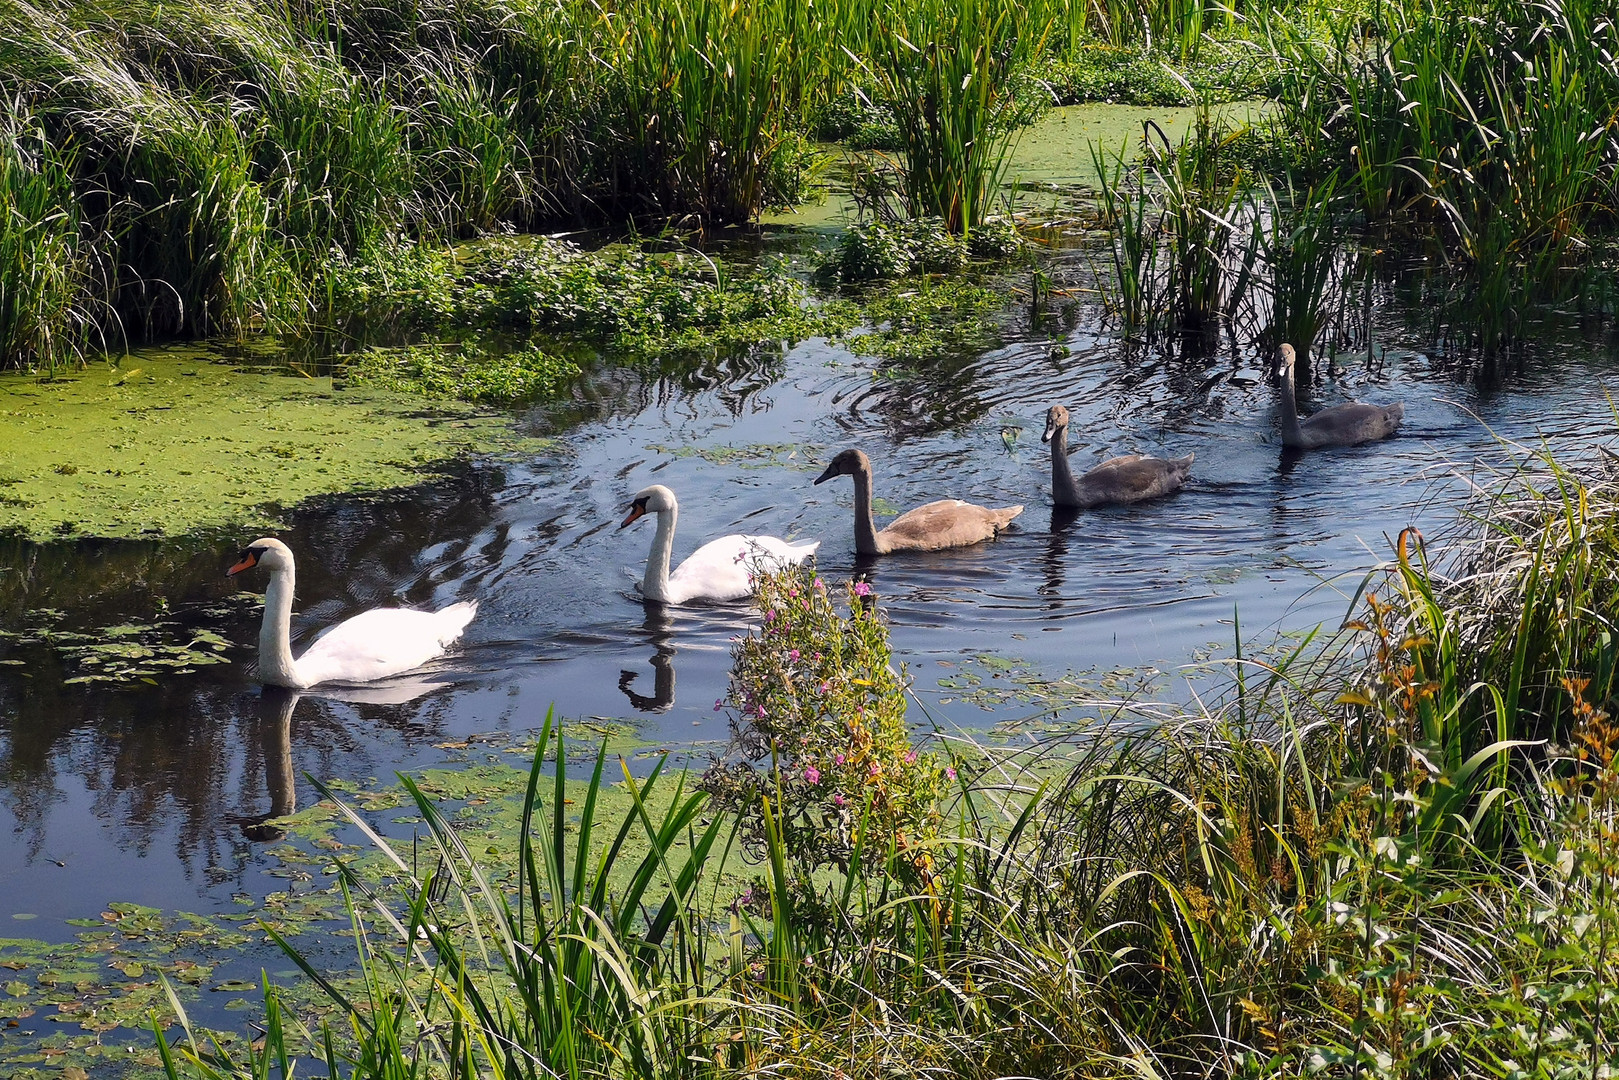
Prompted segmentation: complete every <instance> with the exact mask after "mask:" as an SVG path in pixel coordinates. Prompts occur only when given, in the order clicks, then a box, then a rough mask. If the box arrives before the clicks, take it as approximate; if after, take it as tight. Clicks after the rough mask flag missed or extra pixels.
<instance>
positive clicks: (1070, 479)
mask: <svg viewBox="0 0 1619 1080" xmlns="http://www.w3.org/2000/svg"><path fill="white" fill-rule="evenodd" d="M1040 441H1041V442H1048V443H1050V444H1051V501H1052V502H1053V503H1054V504H1056V505H1057V506H1061V507H1077V508H1079V509H1081V510H1085V509H1089V508H1090V507H1093V506H1108V505H1122V504H1124V503H1133V502H1141V501H1142V500H1144V499H1153V498H1157V497H1158V496H1159V495H1168V494H1169V493H1170V492H1172V491H1179V490H1180V487H1181V485H1182V484H1184V483H1186V477H1187V476H1188V475H1189V474H1190V473H1191V471H1192V459H1193V458H1194V457H1195V455H1193V454H1187V455H1186V456H1185V457H1183V458H1172V459H1169V460H1166V459H1164V458H1155V457H1145V456H1143V455H1141V454H1125V455H1124V456H1123V457H1116V458H1109V459H1108V460H1106V461H1104V462H1102V463H1101V464H1100V465H1098V466H1096V468H1094V469H1092V470H1091V471H1090V472H1088V473H1086V474H1085V475H1084V476H1081V477H1080V478H1079V479H1078V480H1075V479H1074V474H1073V472H1072V470H1070V469H1069V468H1068V410H1067V409H1065V408H1063V407H1062V406H1061V405H1053V406H1052V407H1051V408H1050V409H1048V410H1047V411H1046V433H1045V434H1044V435H1042V436H1040Z"/></svg>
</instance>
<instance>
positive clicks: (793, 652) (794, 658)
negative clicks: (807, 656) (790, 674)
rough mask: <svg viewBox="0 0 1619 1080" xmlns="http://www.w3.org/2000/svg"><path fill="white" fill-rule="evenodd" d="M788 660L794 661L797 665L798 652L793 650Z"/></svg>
mask: <svg viewBox="0 0 1619 1080" xmlns="http://www.w3.org/2000/svg"><path fill="white" fill-rule="evenodd" d="M787 659H789V660H791V661H793V662H794V663H797V662H798V650H797V649H793V650H792V651H791V652H789V653H788V654H787Z"/></svg>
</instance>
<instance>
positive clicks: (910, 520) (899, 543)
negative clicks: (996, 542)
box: [877, 499, 1023, 554]
mask: <svg viewBox="0 0 1619 1080" xmlns="http://www.w3.org/2000/svg"><path fill="white" fill-rule="evenodd" d="M1021 513H1023V507H1022V506H1004V507H1001V508H1000V509H998V510H996V509H991V508H990V507H987V506H975V505H973V504H972V503H968V502H962V501H961V500H960V499H940V500H939V501H937V502H930V503H928V504H927V505H926V506H919V507H917V508H916V509H915V510H911V511H909V512H907V513H904V514H901V515H900V516H899V517H897V518H895V519H894V520H893V521H892V522H890V523H889V525H888V527H887V528H885V529H883V530H882V531H881V532H879V533H878V534H877V547H878V550H879V552H880V553H883V554H886V553H888V552H890V551H943V550H944V549H946V548H956V547H966V546H967V545H969V544H977V543H981V542H982V541H985V540H993V539H995V537H996V536H997V535H999V534H1000V532H1001V530H1002V529H1004V528H1006V527H1007V525H1009V524H1011V522H1012V519H1013V518H1015V517H1017V516H1018V515H1019V514H1021Z"/></svg>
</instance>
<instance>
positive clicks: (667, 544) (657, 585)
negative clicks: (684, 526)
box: [641, 506, 680, 604]
mask: <svg viewBox="0 0 1619 1080" xmlns="http://www.w3.org/2000/svg"><path fill="white" fill-rule="evenodd" d="M679 516H680V507H679V506H671V507H670V508H669V509H667V510H659V511H658V531H657V532H656V533H654V534H653V535H652V552H651V553H650V554H649V555H647V557H646V576H645V577H643V578H642V579H641V595H642V596H643V597H645V598H646V599H648V600H656V601H658V602H659V603H662V604H666V603H668V602H669V557H670V555H671V554H673V553H674V548H675V519H676V518H678V517H679Z"/></svg>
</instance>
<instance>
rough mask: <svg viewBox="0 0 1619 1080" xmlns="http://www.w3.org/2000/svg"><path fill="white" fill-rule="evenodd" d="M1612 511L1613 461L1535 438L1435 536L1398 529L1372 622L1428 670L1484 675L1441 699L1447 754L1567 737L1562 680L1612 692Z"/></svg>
mask: <svg viewBox="0 0 1619 1080" xmlns="http://www.w3.org/2000/svg"><path fill="white" fill-rule="evenodd" d="M1616 520H1619V484H1616V481H1615V477H1614V476H1613V472H1612V468H1611V466H1610V465H1606V464H1604V465H1601V466H1597V467H1594V468H1587V469H1585V470H1583V471H1581V472H1576V471H1575V470H1573V469H1570V468H1568V467H1567V466H1564V465H1562V464H1561V463H1559V462H1558V461H1557V460H1556V459H1555V458H1553V457H1552V456H1551V455H1550V454H1547V453H1544V452H1542V453H1536V454H1527V455H1524V456H1523V457H1521V458H1520V459H1519V460H1518V462H1517V463H1516V467H1515V468H1514V469H1513V470H1512V471H1511V472H1510V473H1509V474H1508V475H1507V476H1506V477H1505V478H1504V479H1503V480H1502V481H1500V482H1499V483H1497V484H1496V485H1494V486H1493V487H1492V488H1490V489H1488V490H1487V492H1486V493H1485V494H1484V495H1481V496H1480V498H1479V500H1478V502H1477V505H1476V507H1475V508H1474V509H1473V510H1472V511H1471V512H1470V513H1469V514H1468V515H1467V516H1465V517H1464V518H1463V519H1462V521H1461V522H1460V523H1459V525H1458V526H1457V527H1455V528H1454V529H1452V530H1451V532H1450V534H1449V535H1448V536H1445V537H1442V538H1440V539H1439V540H1437V541H1436V542H1435V543H1434V544H1432V545H1429V544H1426V543H1424V542H1423V541H1422V539H1421V538H1420V537H1419V536H1417V535H1415V534H1412V535H1410V536H1408V537H1402V542H1401V545H1400V551H1399V553H1398V554H1399V557H1398V559H1397V561H1396V562H1395V564H1394V565H1393V566H1392V567H1391V569H1390V571H1389V573H1388V574H1387V581H1386V583H1385V587H1384V588H1383V590H1382V594H1383V597H1384V602H1385V603H1389V604H1392V605H1393V606H1392V607H1391V608H1389V609H1388V610H1387V611H1386V612H1384V613H1383V614H1382V615H1381V617H1380V619H1381V621H1380V623H1378V624H1376V625H1382V626H1383V627H1384V628H1385V629H1384V630H1383V631H1381V632H1380V636H1382V637H1386V638H1389V639H1391V640H1392V639H1393V638H1394V637H1396V636H1397V637H1398V638H1399V639H1400V641H1401V642H1403V643H1405V644H1404V650H1405V656H1406V657H1407V662H1408V663H1409V664H1410V665H1412V666H1413V667H1414V668H1415V669H1416V671H1417V673H1418V674H1419V675H1420V676H1421V678H1422V679H1423V680H1425V682H1432V683H1433V684H1434V685H1436V686H1444V687H1450V688H1465V687H1471V686H1481V685H1488V686H1490V687H1491V688H1492V690H1491V692H1490V693H1489V694H1482V693H1472V694H1467V695H1460V696H1458V697H1457V698H1456V699H1455V700H1454V701H1452V702H1450V703H1449V705H1448V707H1447V708H1444V709H1441V710H1440V715H1441V716H1443V717H1444V718H1445V720H1446V722H1447V723H1448V724H1449V725H1451V726H1450V728H1448V729H1447V734H1446V739H1447V740H1454V743H1455V747H1454V750H1453V753H1454V754H1458V755H1461V756H1463V757H1466V756H1468V755H1471V754H1473V753H1475V752H1477V751H1478V750H1479V749H1481V748H1482V747H1483V746H1485V745H1486V744H1488V743H1489V742H1492V741H1500V740H1512V739H1529V740H1536V739H1547V740H1551V742H1552V743H1553V744H1556V745H1560V746H1567V745H1569V739H1570V737H1571V732H1572V731H1573V730H1574V729H1575V728H1576V727H1577V726H1578V724H1579V722H1580V719H1581V716H1582V715H1583V713H1582V710H1581V708H1580V706H1579V704H1578V702H1575V701H1573V700H1572V699H1571V696H1570V692H1569V690H1568V687H1567V685H1565V684H1566V683H1568V682H1569V681H1576V682H1579V683H1580V685H1581V687H1582V689H1581V697H1582V700H1589V701H1591V702H1594V703H1595V705H1596V707H1598V708H1609V707H1610V706H1611V705H1612V703H1613V702H1614V700H1615V698H1616V694H1619V683H1616V681H1615V667H1616V657H1619V638H1616V636H1615V633H1614V627H1615V625H1616V623H1619V610H1616V604H1615V597H1616V596H1619V530H1616V528H1615V521H1616ZM1374 614H1375V612H1374ZM1368 693H1369V690H1368ZM1435 738H1437V736H1435Z"/></svg>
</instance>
